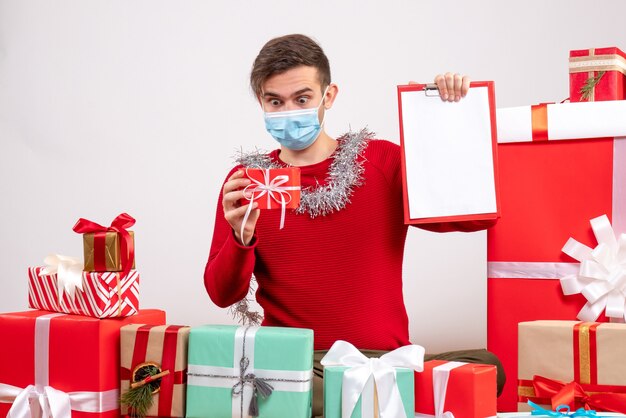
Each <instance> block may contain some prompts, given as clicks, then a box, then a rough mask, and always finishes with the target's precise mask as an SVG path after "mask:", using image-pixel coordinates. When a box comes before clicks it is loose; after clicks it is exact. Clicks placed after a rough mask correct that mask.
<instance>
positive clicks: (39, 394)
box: [0, 384, 72, 418]
mask: <svg viewBox="0 0 626 418" xmlns="http://www.w3.org/2000/svg"><path fill="white" fill-rule="evenodd" d="M0 391H1V392H2V393H3V394H6V395H8V396H9V397H15V401H14V402H13V405H12V406H11V409H10V410H9V413H8V415H7V418H31V411H32V412H33V416H38V417H42V418H60V417H70V416H72V408H71V402H70V395H69V394H67V393H65V392H61V391H59V390H56V389H54V388H53V387H51V386H45V387H42V388H41V389H37V387H35V385H28V386H27V387H26V388H24V389H23V390H22V389H20V388H18V387H15V386H10V385H4V384H0ZM37 408H38V409H39V410H37Z"/></svg>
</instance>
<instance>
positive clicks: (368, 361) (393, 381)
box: [321, 340, 424, 418]
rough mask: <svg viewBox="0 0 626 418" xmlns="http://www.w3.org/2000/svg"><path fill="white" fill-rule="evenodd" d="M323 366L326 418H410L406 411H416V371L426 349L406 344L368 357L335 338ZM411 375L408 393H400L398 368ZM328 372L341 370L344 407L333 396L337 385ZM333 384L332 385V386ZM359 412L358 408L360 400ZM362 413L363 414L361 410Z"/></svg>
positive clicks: (421, 367) (420, 365) (422, 361)
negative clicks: (414, 396)
mask: <svg viewBox="0 0 626 418" xmlns="http://www.w3.org/2000/svg"><path fill="white" fill-rule="evenodd" d="M321 364H322V365H323V366H324V416H325V417H326V418H334V417H336V416H337V417H338V416H339V415H338V413H339V410H341V418H350V417H351V416H352V415H353V413H354V412H356V413H357V416H359V415H360V418H378V417H380V418H407V413H406V410H407V409H408V410H410V411H411V415H409V416H412V415H413V414H412V412H413V411H414V403H413V400H414V398H413V395H414V394H413V390H414V389H413V379H414V377H413V373H414V372H421V371H422V370H423V369H424V348H423V347H421V346H419V345H407V346H404V347H400V348H397V349H396V350H393V351H391V352H389V353H387V354H384V355H382V356H381V357H380V358H367V357H366V356H365V355H363V354H362V353H361V352H360V351H359V350H358V349H357V348H356V347H354V346H353V345H352V344H350V343H349V342H346V341H341V340H339V341H336V342H335V343H334V344H333V346H332V347H331V348H330V350H329V351H328V353H327V354H326V355H325V356H324V358H323V359H322V360H321ZM401 370H402V371H405V372H406V374H407V375H408V376H406V377H408V385H409V386H410V387H409V388H408V389H407V390H408V393H407V395H406V396H408V397H409V398H410V402H409V403H410V405H408V406H407V405H405V402H403V399H404V400H405V401H406V399H405V398H406V396H405V398H403V397H402V396H401V393H400V390H399V388H398V382H397V379H398V378H399V371H401ZM329 373H342V374H343V376H342V380H341V408H339V406H338V405H337V403H338V402H337V401H336V400H335V399H334V398H335V397H337V389H338V388H337V387H334V386H333V385H331V383H330V378H329ZM331 386H332V387H331ZM359 401H360V402H361V408H360V411H355V409H356V407H357V404H358V402H359ZM359 412H360V413H359Z"/></svg>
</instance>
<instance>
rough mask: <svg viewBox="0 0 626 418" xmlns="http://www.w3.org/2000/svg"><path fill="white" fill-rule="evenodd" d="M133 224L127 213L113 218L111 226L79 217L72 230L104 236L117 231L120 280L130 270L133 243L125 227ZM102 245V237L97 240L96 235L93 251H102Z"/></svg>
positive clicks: (133, 221) (133, 248)
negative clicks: (120, 270)
mask: <svg viewBox="0 0 626 418" xmlns="http://www.w3.org/2000/svg"><path fill="white" fill-rule="evenodd" d="M134 224H135V218H133V217H132V216H130V215H129V214H127V213H122V214H120V215H118V216H117V217H116V218H115V219H113V222H111V226H109V227H106V226H102V225H100V224H97V223H95V222H92V221H90V220H88V219H84V218H80V219H79V220H78V221H77V222H76V225H74V227H73V228H72V230H73V231H74V232H78V233H79V234H87V233H90V232H93V233H95V234H96V235H99V234H102V237H104V236H105V234H106V233H107V232H117V233H118V234H119V235H120V261H121V264H122V274H121V276H120V280H122V279H124V278H125V277H126V276H127V275H128V273H129V272H130V270H131V268H132V266H133V261H134V259H135V245H134V242H133V239H132V238H131V236H130V234H129V233H128V231H127V230H126V228H130V227H131V226H133V225H134ZM98 247H99V248H98ZM103 247H104V238H102V240H98V241H97V240H96V237H94V251H96V254H98V253H103V252H104V248H103ZM96 254H94V266H95V265H96V258H95V255H96ZM98 264H100V263H98ZM102 264H103V265H104V264H105V263H104V262H103V263H102ZM101 267H104V266H101ZM103 270H106V267H105V268H103Z"/></svg>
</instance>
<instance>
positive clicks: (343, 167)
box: [237, 129, 374, 218]
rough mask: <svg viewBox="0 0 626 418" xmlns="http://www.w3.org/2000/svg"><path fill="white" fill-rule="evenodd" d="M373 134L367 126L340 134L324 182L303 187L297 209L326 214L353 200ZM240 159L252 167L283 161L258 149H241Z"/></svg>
mask: <svg viewBox="0 0 626 418" xmlns="http://www.w3.org/2000/svg"><path fill="white" fill-rule="evenodd" d="M372 136H374V134H373V133H372V132H370V131H368V130H367V129H361V130H360V131H359V132H348V133H346V134H344V135H342V136H341V137H339V138H337V143H338V144H337V149H336V150H335V152H334V154H333V156H332V158H333V162H332V163H331V164H330V167H329V169H328V177H327V181H326V184H325V185H321V184H318V185H317V186H315V187H309V188H305V189H302V192H301V194H300V206H299V207H298V208H297V209H296V211H295V212H296V213H298V214H302V213H308V214H309V215H310V216H311V218H315V217H316V216H320V215H322V216H324V215H328V214H329V213H332V212H334V211H336V210H341V209H343V208H345V207H346V205H347V204H348V203H350V196H352V193H353V189H354V188H355V187H359V186H360V185H362V184H363V170H364V168H363V158H359V157H362V156H363V152H364V151H365V148H366V147H367V141H368V140H369V139H371V138H372ZM237 163H239V164H241V165H243V166H244V167H250V168H279V167H282V165H280V164H278V163H276V162H274V161H272V159H271V158H270V156H269V154H267V153H262V152H260V151H259V150H256V151H253V152H249V153H241V154H240V155H239V157H237Z"/></svg>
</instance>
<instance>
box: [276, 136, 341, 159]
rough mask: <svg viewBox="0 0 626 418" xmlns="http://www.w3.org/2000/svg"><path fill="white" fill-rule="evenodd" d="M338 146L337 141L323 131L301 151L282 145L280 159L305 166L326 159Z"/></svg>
mask: <svg viewBox="0 0 626 418" xmlns="http://www.w3.org/2000/svg"><path fill="white" fill-rule="evenodd" d="M336 148H337V141H335V140H334V139H333V138H331V137H330V136H328V135H327V134H326V132H324V131H322V133H321V134H320V136H319V137H318V138H317V139H316V140H315V142H314V143H313V144H312V145H311V146H310V147H308V148H306V149H303V150H301V151H294V150H291V149H289V148H285V147H282V148H281V150H280V159H281V160H282V161H283V162H285V163H287V164H289V165H292V166H295V167H298V166H305V165H312V164H317V163H319V162H322V161H324V160H325V159H327V158H328V157H330V156H331V155H332V153H333V152H334V151H335V149H336Z"/></svg>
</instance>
